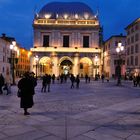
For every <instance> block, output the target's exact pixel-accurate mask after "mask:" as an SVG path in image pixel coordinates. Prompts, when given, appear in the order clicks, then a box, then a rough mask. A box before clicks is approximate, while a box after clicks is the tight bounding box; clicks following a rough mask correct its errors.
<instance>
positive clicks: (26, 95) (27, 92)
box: [18, 72, 37, 115]
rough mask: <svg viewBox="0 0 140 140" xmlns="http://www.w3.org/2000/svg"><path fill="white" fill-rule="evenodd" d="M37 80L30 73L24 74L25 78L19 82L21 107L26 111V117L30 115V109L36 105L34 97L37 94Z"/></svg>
mask: <svg viewBox="0 0 140 140" xmlns="http://www.w3.org/2000/svg"><path fill="white" fill-rule="evenodd" d="M36 85H37V82H36V80H34V78H33V77H31V76H30V74H29V72H26V73H25V74H24V77H23V78H22V79H21V80H20V81H19V82H18V88H19V94H20V99H21V100H20V107H21V108H23V109H24V115H30V113H29V112H28V108H32V106H33V105H34V101H33V95H34V94H35V90H34V88H35V86H36Z"/></svg>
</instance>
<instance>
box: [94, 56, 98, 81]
mask: <svg viewBox="0 0 140 140" xmlns="http://www.w3.org/2000/svg"><path fill="white" fill-rule="evenodd" d="M94 61H95V68H96V69H95V80H96V79H97V62H98V61H99V58H98V56H97V55H95V58H94Z"/></svg>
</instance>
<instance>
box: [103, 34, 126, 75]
mask: <svg viewBox="0 0 140 140" xmlns="http://www.w3.org/2000/svg"><path fill="white" fill-rule="evenodd" d="M119 42H121V43H122V45H123V46H124V51H123V52H121V54H117V52H116V48H117V47H118V43H119ZM125 44H126V36H123V35H115V36H111V37H110V38H109V39H108V40H106V41H105V45H104V52H103V61H104V70H103V71H104V74H105V76H106V77H109V78H112V77H115V75H116V73H117V66H118V63H120V60H121V75H122V76H124V75H125V72H126V68H125V57H126V51H125Z"/></svg>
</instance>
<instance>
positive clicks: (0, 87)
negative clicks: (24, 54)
mask: <svg viewBox="0 0 140 140" xmlns="http://www.w3.org/2000/svg"><path fill="white" fill-rule="evenodd" d="M3 86H4V77H3V75H2V74H0V94H3V91H2V87H3Z"/></svg>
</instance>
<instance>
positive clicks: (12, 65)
mask: <svg viewBox="0 0 140 140" xmlns="http://www.w3.org/2000/svg"><path fill="white" fill-rule="evenodd" d="M10 50H11V58H9V59H10V63H11V70H12V84H13V85H15V84H16V83H15V64H17V62H18V58H15V53H16V52H17V51H18V48H17V46H16V41H12V44H11V45H10Z"/></svg>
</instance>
